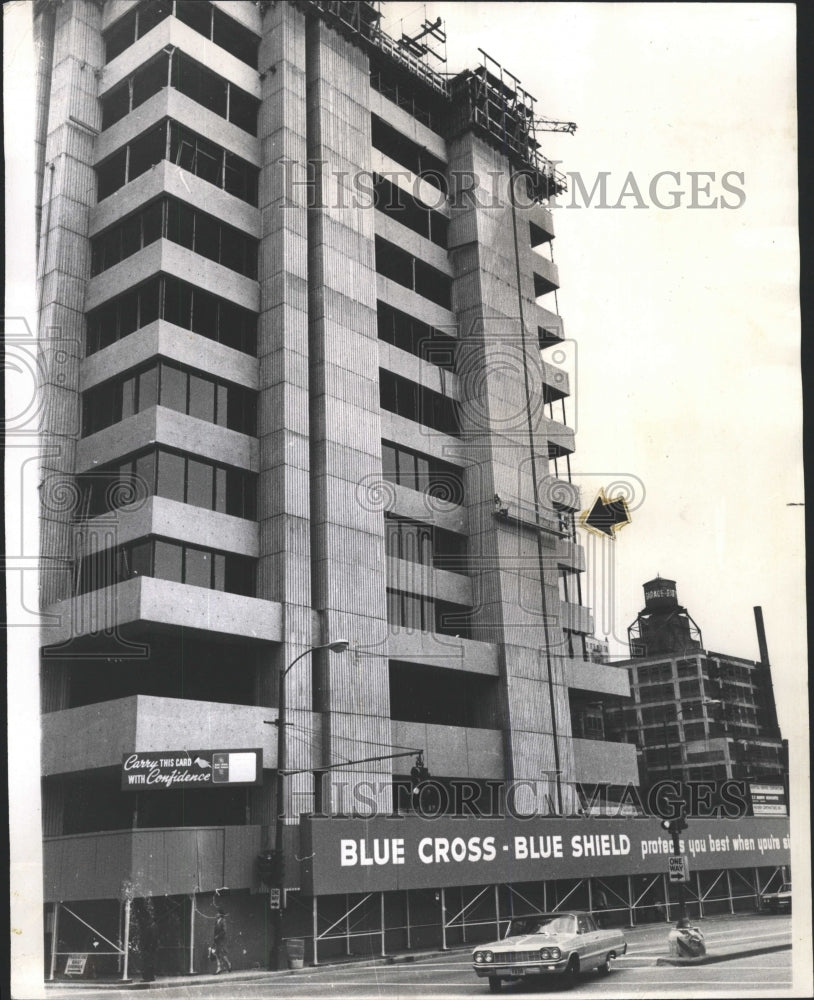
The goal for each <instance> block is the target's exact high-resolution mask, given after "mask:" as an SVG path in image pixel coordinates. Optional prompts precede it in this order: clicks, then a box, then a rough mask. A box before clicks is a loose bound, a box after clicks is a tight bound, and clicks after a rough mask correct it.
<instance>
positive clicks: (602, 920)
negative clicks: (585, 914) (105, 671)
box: [594, 888, 608, 927]
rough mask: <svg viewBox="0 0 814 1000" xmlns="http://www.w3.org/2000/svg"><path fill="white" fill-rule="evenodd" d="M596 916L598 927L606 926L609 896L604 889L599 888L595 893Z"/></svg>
mask: <svg viewBox="0 0 814 1000" xmlns="http://www.w3.org/2000/svg"><path fill="white" fill-rule="evenodd" d="M594 904H595V906H594V918H595V920H596V926H597V927H605V926H606V916H605V911H606V910H607V909H608V897H607V896H606V895H605V890H604V889H601V888H600V889H597V890H596V891H595V893H594Z"/></svg>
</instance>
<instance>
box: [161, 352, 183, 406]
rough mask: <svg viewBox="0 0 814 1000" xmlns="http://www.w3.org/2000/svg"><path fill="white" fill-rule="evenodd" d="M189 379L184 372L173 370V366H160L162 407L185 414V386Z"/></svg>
mask: <svg viewBox="0 0 814 1000" xmlns="http://www.w3.org/2000/svg"><path fill="white" fill-rule="evenodd" d="M188 381H189V377H188V375H187V373H186V372H185V371H181V369H180V368H175V367H174V366H173V365H168V364H165V363H162V365H161V394H160V397H159V398H160V401H161V405H162V406H167V407H169V408H170V409H171V410H177V411H178V412H179V413H186V412H187V385H188Z"/></svg>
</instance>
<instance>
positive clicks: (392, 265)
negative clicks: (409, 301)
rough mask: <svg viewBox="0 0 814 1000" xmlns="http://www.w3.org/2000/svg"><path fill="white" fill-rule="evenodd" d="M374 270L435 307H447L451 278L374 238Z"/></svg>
mask: <svg viewBox="0 0 814 1000" xmlns="http://www.w3.org/2000/svg"><path fill="white" fill-rule="evenodd" d="M375 246H376V271H377V272H378V273H379V274H381V275H383V276H384V277H385V278H389V279H390V280H391V281H395V282H396V283H397V284H399V285H403V286H404V287H405V288H409V289H410V290H411V291H414V292H417V293H418V294H419V295H421V296H423V297H424V298H426V299H429V300H430V301H431V302H435V303H436V305H439V306H443V307H444V308H445V309H449V308H450V304H451V301H452V299H451V279H450V278H449V276H448V275H446V274H444V273H443V272H442V271H439V270H437V268H434V267H430V265H429V264H425V263H424V261H422V260H418V259H417V258H416V257H413V256H412V254H409V253H407V251H406V250H402V249H401V247H397V246H396V245H395V244H394V243H390V242H389V241H388V240H384V239H382V238H381V237H380V236H377V237H376V243H375Z"/></svg>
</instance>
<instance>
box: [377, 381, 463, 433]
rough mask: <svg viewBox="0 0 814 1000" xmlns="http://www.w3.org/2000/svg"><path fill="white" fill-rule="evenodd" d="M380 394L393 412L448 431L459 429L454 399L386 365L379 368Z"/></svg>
mask: <svg viewBox="0 0 814 1000" xmlns="http://www.w3.org/2000/svg"><path fill="white" fill-rule="evenodd" d="M379 398H380V402H381V406H382V409H384V410H387V411H389V412H390V413H396V414H398V415H399V416H400V417H405V418H406V419H407V420H415V421H416V422H418V423H420V424H423V425H424V426H425V427H431V428H432V429H433V430H436V431H441V432H443V433H444V434H458V433H459V431H458V415H457V413H456V408H455V402H454V400H452V399H450V398H449V397H448V396H442V395H441V393H440V392H435V390H434V389H428V388H427V387H426V386H423V385H418V384H417V383H416V382H413V381H411V380H410V379H408V378H404V377H403V376H401V375H395V374H393V372H389V371H386V370H385V369H384V368H380V369H379Z"/></svg>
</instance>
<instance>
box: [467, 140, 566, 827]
mask: <svg viewBox="0 0 814 1000" xmlns="http://www.w3.org/2000/svg"><path fill="white" fill-rule="evenodd" d="M449 165H450V175H451V176H452V177H453V178H454V177H455V176H458V177H463V178H464V181H463V187H465V188H469V187H473V185H474V187H473V191H472V194H462V193H461V192H460V190H458V191H457V192H456V193H455V194H454V195H453V196H452V197H451V217H450V240H449V243H450V260H451V262H452V265H453V269H454V274H455V279H454V283H453V307H454V309H455V312H456V315H457V319H458V325H459V339H460V342H461V343H460V348H459V357H458V366H457V371H458V378H459V384H460V387H461V397H462V401H461V406H460V416H461V426H462V432H463V439H464V442H465V455H466V458H467V459H468V460H469V463H470V464H469V467H468V469H467V475H466V499H467V507H468V517H469V525H470V564H471V566H472V570H473V574H474V579H473V584H474V590H475V603H476V611H475V615H476V625H475V631H474V635H473V638H476V639H481V640H484V641H487V642H495V643H499V644H500V656H501V673H502V698H501V704H500V705H499V706H498V709H499V716H500V721H501V725H502V728H503V729H504V732H505V733H506V737H505V738H506V746H505V754H506V762H507V774H506V777H507V779H509V780H511V779H515V780H518V781H519V780H523V781H529V782H535V783H537V789H538V793H537V794H536V795H533V794H531V793H528V794H525V795H524V796H521V797H520V799H519V800H518V807H519V808H520V809H523V808H528V809H532V810H534V809H536V810H544V809H545V808H546V801H545V796H546V795H550V797H551V800H552V801H553V803H554V804H555V806H556V805H557V804H558V803H557V789H556V782H555V781H554V780H553V777H551V778H549V779H548V780H547V779H546V775H547V774H552V772H554V771H555V770H556V769H557V768H558V767H559V769H560V770H561V772H562V781H561V788H562V794H563V803H562V805H563V809H564V811H565V812H574V811H576V807H577V804H578V803H577V798H576V789H575V786H574V781H575V776H574V762H573V752H572V750H571V748H570V742H569V738H570V736H571V727H570V714H569V708H568V689H567V684H566V680H565V674H564V665H563V661H564V659H565V658H566V655H567V654H566V649H565V646H564V643H563V634H562V629H561V623H560V620H559V615H560V601H559V593H558V582H557V561H556V538H555V536H554V535H550V534H545V533H543V534H542V535H541V536H540V537H541V548H542V551H540V549H538V544H537V539H536V537H535V532H534V530H533V528H521V527H518V526H517V525H516V524H514V523H512V522H511V521H500V520H497V519H496V518H495V509H496V504H495V496H496V495H497V496H499V497H500V498H501V499H502V500H503V501H504V506H507V507H508V508H509V514H510V515H516V514H517V513H518V502H519V503H520V504H522V505H523V507H524V511H523V513H522V517H523V519H524V520H525V521H527V522H530V523H531V524H533V523H534V521H535V516H534V502H535V490H534V479H535V474H536V481H537V483H538V484H541V483H542V482H543V481H544V480H545V478H546V476H547V475H548V474H549V460H548V433H549V430H548V428H549V425H548V423H547V421H546V413H545V405H544V399H543V394H542V385H543V372H544V369H543V366H542V362H541V359H540V352H539V348H538V339H537V329H536V326H535V324H534V322H533V312H534V308H535V305H534V285H533V276H532V274H531V271H530V269H529V268H528V267H527V266H526V265H524V263H523V261H524V260H525V258H526V257H527V256H528V255H527V254H526V252H525V251H526V250H527V248H528V246H529V245H530V238H529V227H528V219H527V218H524V217H523V215H522V209H520V210H518V218H517V220H516V231H517V248H516V247H515V220H514V219H513V217H512V207H511V203H510V200H509V194H508V178H509V173H510V167H509V164H508V162H507V161H506V159H505V158H504V157H503V156H502V155H501V154H500V153H499V152H497V151H496V150H493V149H492V148H491V147H489V146H488V145H486V144H485V143H484V142H483V141H481V140H480V139H479V138H477V137H475V136H474V135H473V134H472V133H471V132H468V131H467V132H464V133H462V134H461V135H459V136H457V137H456V138H454V139H453V140H452V141H451V142H450V144H449ZM495 178H498V179H499V184H497V185H495V184H494V181H495ZM459 187H460V185H459ZM518 255H519V260H520V269H519V281H520V287H519V296H518V265H517V260H518ZM521 311H522V312H523V321H522V322H521ZM527 402H528V404H529V409H530V412H531V428H529V421H528V417H527ZM532 455H533V457H534V460H533V462H532ZM538 496H539V500H540V505H541V508H543V509H544V510H546V511H548V512H549V513H550V515H551V517H552V520H554V517H553V506H552V502H551V498H549V497H547V496H546V495H545V491H544V490H542V492H541V491H540V490H538ZM541 563H542V576H543V580H544V585H541ZM544 613H545V616H546V618H545V619H544V618H543V614H544ZM546 621H547V623H548V627H547V628H546V627H545V623H546ZM547 650H548V652H547ZM555 731H556V733H557V736H558V739H557V750H558V753H555V741H554V733H555Z"/></svg>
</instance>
